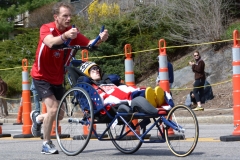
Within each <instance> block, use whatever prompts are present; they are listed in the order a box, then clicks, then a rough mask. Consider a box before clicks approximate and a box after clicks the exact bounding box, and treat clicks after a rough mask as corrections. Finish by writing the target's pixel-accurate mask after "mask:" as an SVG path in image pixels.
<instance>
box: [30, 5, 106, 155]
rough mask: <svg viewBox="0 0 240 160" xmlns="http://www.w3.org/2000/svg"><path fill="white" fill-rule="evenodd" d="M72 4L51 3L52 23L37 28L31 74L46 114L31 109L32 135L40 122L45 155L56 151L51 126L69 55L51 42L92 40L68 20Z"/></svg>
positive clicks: (38, 130) (37, 133) (102, 37)
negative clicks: (36, 43) (37, 36)
mask: <svg viewBox="0 0 240 160" xmlns="http://www.w3.org/2000/svg"><path fill="white" fill-rule="evenodd" d="M71 11H72V6H71V5H70V4H69V3H65V2H59V3H56V4H55V5H54V6H53V14H54V15H53V17H54V22H51V23H48V24H44V25H42V26H41V28H40V39H39V42H38V47H37V51H36V57H35V61H34V64H33V66H32V71H31V76H32V78H33V83H34V85H35V87H36V90H37V93H38V95H39V98H40V99H42V102H43V103H44V104H45V105H46V107H47V113H45V114H39V112H37V111H32V112H31V115H30V116H31V119H32V121H33V125H32V128H31V130H32V134H33V136H40V135H41V124H42V123H43V147H42V153H44V154H57V153H58V150H57V149H55V146H54V145H53V144H52V141H51V139H50V138H51V136H50V133H51V129H52V124H53V121H54V120H55V116H56V112H57V107H58V104H59V101H60V100H61V98H62V96H63V94H64V88H63V86H62V84H63V80H64V64H65V63H68V62H67V59H68V58H67V57H68V56H69V54H70V51H68V52H67V53H66V55H65V53H64V51H63V50H61V49H51V48H52V47H53V46H54V45H61V44H63V43H64V42H65V41H67V40H68V39H71V42H70V45H80V46H88V45H89V44H91V43H92V42H93V41H94V40H89V39H88V38H86V37H85V36H84V35H82V34H81V33H79V31H78V30H77V28H72V27H71V24H70V21H71V16H72V13H71ZM99 35H100V40H99V41H98V42H97V44H96V45H98V44H100V43H101V42H103V41H106V40H107V39H108V36H109V35H108V31H107V30H104V31H103V32H102V33H100V34H99Z"/></svg>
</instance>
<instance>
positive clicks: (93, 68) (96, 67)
mask: <svg viewBox="0 0 240 160" xmlns="http://www.w3.org/2000/svg"><path fill="white" fill-rule="evenodd" d="M92 70H94V71H99V70H100V68H99V67H98V66H94V67H92V68H91V69H90V71H92Z"/></svg>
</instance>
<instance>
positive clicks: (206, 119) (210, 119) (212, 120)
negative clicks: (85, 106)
mask: <svg viewBox="0 0 240 160" xmlns="http://www.w3.org/2000/svg"><path fill="white" fill-rule="evenodd" d="M197 119H198V123H199V124H201V123H202V124H231V123H233V115H220V116H201V117H200V116H199V117H198V116H197ZM0 123H16V119H12V118H11V119H10V118H4V119H0Z"/></svg>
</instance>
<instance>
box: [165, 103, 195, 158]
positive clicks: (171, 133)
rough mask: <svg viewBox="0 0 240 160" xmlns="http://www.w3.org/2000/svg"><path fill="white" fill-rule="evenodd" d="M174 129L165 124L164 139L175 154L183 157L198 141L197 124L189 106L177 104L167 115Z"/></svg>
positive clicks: (190, 151)
mask: <svg viewBox="0 0 240 160" xmlns="http://www.w3.org/2000/svg"><path fill="white" fill-rule="evenodd" d="M167 121H168V122H170V123H171V124H172V125H173V126H174V129H173V130H172V128H170V127H169V126H167V125H165V135H166V141H167V144H168V147H169V149H170V150H171V151H172V153H174V154H175V155H176V156H179V157H185V156H187V155H189V154H190V153H192V151H193V150H194V148H195V147H196V145H197V142H198V135H199V126H198V121H197V118H196V115H195V114H194V112H193V111H192V109H191V108H189V107H187V106H184V105H178V106H175V107H173V108H172V109H171V110H170V112H169V113H168V116H167Z"/></svg>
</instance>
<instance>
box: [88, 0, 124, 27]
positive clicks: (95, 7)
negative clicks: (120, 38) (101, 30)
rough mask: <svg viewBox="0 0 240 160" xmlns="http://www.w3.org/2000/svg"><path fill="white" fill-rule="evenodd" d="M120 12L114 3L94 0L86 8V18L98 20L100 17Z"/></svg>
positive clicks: (91, 20)
mask: <svg viewBox="0 0 240 160" xmlns="http://www.w3.org/2000/svg"><path fill="white" fill-rule="evenodd" d="M119 13H120V7H119V5H117V4H116V3H113V4H107V3H102V4H100V3H98V0H95V1H94V2H93V3H92V4H91V5H90V6H89V8H88V19H89V20H90V22H92V23H94V22H98V21H99V19H101V18H108V17H113V16H117V15H119Z"/></svg>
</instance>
